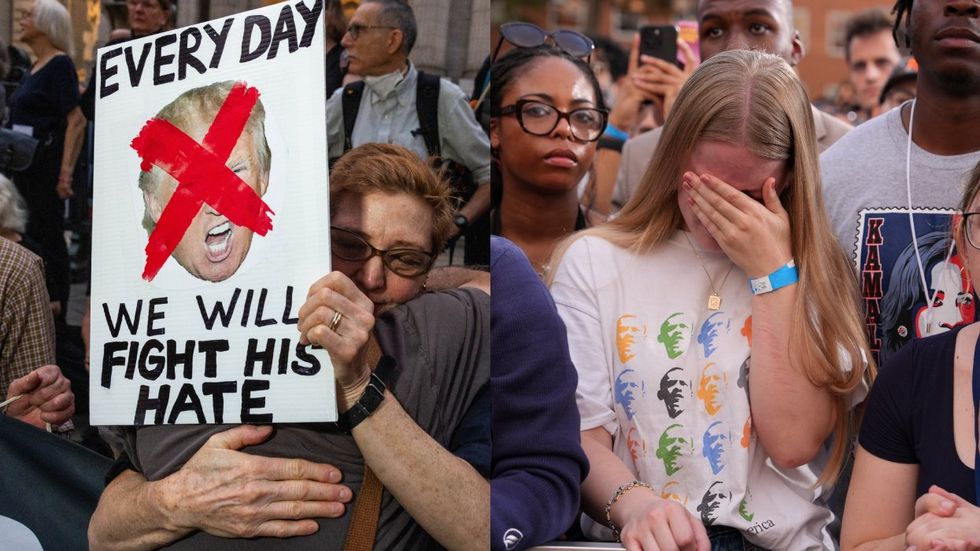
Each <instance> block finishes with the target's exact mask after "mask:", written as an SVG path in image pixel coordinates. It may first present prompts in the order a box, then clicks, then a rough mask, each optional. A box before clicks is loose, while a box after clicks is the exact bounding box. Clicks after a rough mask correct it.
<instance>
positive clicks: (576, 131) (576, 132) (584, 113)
mask: <svg viewBox="0 0 980 551" xmlns="http://www.w3.org/2000/svg"><path fill="white" fill-rule="evenodd" d="M505 115H516V116H517V122H518V124H520V125H521V128H522V129H523V130H524V131H525V132H527V133H528V134H532V135H534V136H547V135H548V134H551V132H552V131H553V130H554V129H555V127H557V126H558V122H559V121H561V120H562V119H566V120H567V121H568V126H569V128H570V129H571V131H572V137H573V138H575V139H576V140H579V141H581V142H594V141H596V140H598V139H599V137H600V136H602V132H603V131H604V130H605V129H606V119H607V116H608V111H605V110H603V109H597V108H595V107H581V108H578V109H572V110H571V111H567V112H566V111H561V110H560V109H558V108H557V107H555V106H554V105H551V104H548V103H545V102H543V101H540V100H533V99H526V98H525V99H519V100H517V102H516V103H514V104H513V105H508V106H506V107H503V108H501V109H500V116H505Z"/></svg>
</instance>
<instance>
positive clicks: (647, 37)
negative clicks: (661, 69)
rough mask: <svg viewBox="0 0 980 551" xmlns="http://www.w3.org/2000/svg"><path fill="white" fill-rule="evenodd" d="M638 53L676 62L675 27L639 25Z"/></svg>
mask: <svg viewBox="0 0 980 551" xmlns="http://www.w3.org/2000/svg"><path fill="white" fill-rule="evenodd" d="M640 55H641V56H644V55H648V56H652V57H655V58H657V59H662V60H664V61H666V62H668V63H673V64H675V65H676V64H677V27H674V26H673V25H644V26H643V27H640Z"/></svg>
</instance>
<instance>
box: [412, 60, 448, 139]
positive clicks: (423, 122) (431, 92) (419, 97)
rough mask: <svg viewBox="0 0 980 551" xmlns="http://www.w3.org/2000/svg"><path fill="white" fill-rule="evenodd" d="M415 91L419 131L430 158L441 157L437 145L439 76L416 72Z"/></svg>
mask: <svg viewBox="0 0 980 551" xmlns="http://www.w3.org/2000/svg"><path fill="white" fill-rule="evenodd" d="M418 79H419V80H418V84H417V87H416V90H415V111H416V112H417V113H418V116H419V130H421V131H422V139H423V140H425V149H426V150H427V151H428V152H429V156H430V157H439V156H441V155H442V148H441V147H440V145H439V86H440V84H439V75H430V74H429V73H424V72H422V71H419V72H418Z"/></svg>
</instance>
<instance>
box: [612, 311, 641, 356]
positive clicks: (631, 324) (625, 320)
mask: <svg viewBox="0 0 980 551" xmlns="http://www.w3.org/2000/svg"><path fill="white" fill-rule="evenodd" d="M646 336H647V326H646V324H645V323H643V321H642V320H640V318H638V317H636V316H634V315H633V314H625V315H622V316H620V317H619V319H618V320H616V351H617V352H619V361H620V362H622V363H623V364H625V363H626V362H628V361H630V360H632V359H633V358H635V357H636V351H635V350H634V349H633V347H634V346H635V345H637V344H638V342H639V341H640V340H642V339H645V338H646Z"/></svg>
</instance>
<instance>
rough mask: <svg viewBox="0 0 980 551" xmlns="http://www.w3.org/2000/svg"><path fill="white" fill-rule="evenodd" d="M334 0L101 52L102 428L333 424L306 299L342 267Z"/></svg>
mask: <svg viewBox="0 0 980 551" xmlns="http://www.w3.org/2000/svg"><path fill="white" fill-rule="evenodd" d="M323 17H324V14H323V0H292V1H289V2H285V3H281V4H276V5H274V6H268V7H265V8H262V9H258V10H254V11H250V12H246V13H242V14H239V15H236V16H232V17H227V18H225V19H221V20H215V21H210V22H207V23H202V24H200V25H194V26H191V27H185V28H182V29H177V30H175V31H170V32H165V33H160V34H156V35H152V36H149V37H145V38H140V39H134V40H130V41H127V42H123V43H120V44H115V45H112V46H107V47H105V48H102V49H101V50H99V55H98V61H97V70H98V72H97V78H96V83H95V85H96V86H97V87H98V88H97V89H96V92H95V95H96V98H97V99H96V112H97V113H98V116H97V120H96V134H95V191H94V195H95V205H94V212H93V221H94V227H93V274H92V300H91V308H92V311H91V336H92V347H91V371H92V372H91V382H90V396H91V404H92V406H91V408H92V413H91V420H92V423H93V424H96V425H161V424H199V423H273V422H322V421H333V420H335V419H336V405H335V397H334V382H333V369H332V367H331V365H330V360H329V357H328V355H327V353H326V352H325V351H324V350H321V349H314V348H313V347H311V346H308V345H303V344H300V334H299V330H298V319H297V318H298V312H299V309H300V307H301V306H302V305H303V302H304V301H305V300H306V295H307V290H308V289H309V287H310V285H311V284H312V283H313V282H314V281H316V280H317V279H318V278H320V277H321V276H323V275H324V274H326V273H327V272H328V271H329V270H330V254H329V251H330V249H329V221H328V220H329V207H328V184H327V163H326V158H327V156H326V152H327V144H326V130H325V113H324V109H325V97H324V63H323V51H324V44H323V28H324V26H323Z"/></svg>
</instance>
